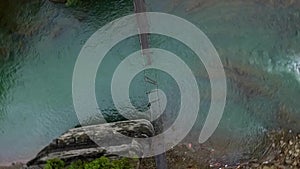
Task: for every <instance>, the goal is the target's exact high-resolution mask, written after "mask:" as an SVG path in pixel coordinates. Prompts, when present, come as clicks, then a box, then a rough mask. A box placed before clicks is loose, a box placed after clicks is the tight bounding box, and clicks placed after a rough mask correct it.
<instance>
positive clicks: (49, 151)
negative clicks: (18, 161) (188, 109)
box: [27, 120, 154, 168]
mask: <svg viewBox="0 0 300 169" xmlns="http://www.w3.org/2000/svg"><path fill="white" fill-rule="evenodd" d="M123 135H126V136H129V137H133V138H146V137H151V136H153V135H154V129H153V126H152V124H151V123H150V122H149V121H147V120H130V121H121V122H115V123H106V124H99V125H92V126H83V127H78V128H73V129H70V130H68V131H67V132H66V133H64V134H63V135H61V136H60V137H58V138H57V139H55V140H53V141H52V142H51V143H50V144H49V145H48V146H46V147H45V148H44V149H43V150H41V151H40V152H39V153H38V154H37V156H36V157H35V158H34V159H32V160H31V161H29V162H28V163H27V166H29V167H30V168H34V167H38V166H40V165H44V164H45V163H46V162H47V160H50V159H56V158H58V159H61V160H63V161H64V162H65V163H66V164H70V163H71V162H73V161H76V160H78V159H80V160H93V159H95V158H99V157H101V156H107V157H110V158H118V157H119V155H127V156H128V155H133V156H134V155H142V153H143V152H142V150H143V147H141V145H140V144H139V143H138V142H136V141H134V139H128V140H124V139H123V137H122V136H123ZM94 141H95V142H96V143H98V144H96V143H95V142H94Z"/></svg>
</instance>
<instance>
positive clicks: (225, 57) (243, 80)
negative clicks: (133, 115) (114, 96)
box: [0, 0, 300, 163]
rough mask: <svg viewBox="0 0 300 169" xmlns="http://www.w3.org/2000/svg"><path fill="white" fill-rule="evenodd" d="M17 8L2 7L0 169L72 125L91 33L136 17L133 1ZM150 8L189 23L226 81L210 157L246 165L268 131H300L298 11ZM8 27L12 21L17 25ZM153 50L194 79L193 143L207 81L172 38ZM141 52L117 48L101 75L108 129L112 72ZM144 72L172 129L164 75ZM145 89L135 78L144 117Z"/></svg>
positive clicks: (112, 115) (157, 40)
mask: <svg viewBox="0 0 300 169" xmlns="http://www.w3.org/2000/svg"><path fill="white" fill-rule="evenodd" d="M15 3H16V4H18V5H15V7H11V6H14V5H11V4H9V3H8V4H5V5H9V6H10V7H11V8H12V9H11V10H17V11H18V12H16V13H13V12H11V13H12V14H11V15H12V16H11V15H8V16H4V17H1V18H2V20H1V29H0V36H1V43H0V65H1V66H0V72H1V74H0V78H1V79H0V163H7V162H11V161H17V160H26V159H28V158H31V157H32V156H34V155H35V153H37V152H38V151H39V150H40V149H41V148H43V146H45V145H47V144H48V143H49V142H50V141H51V140H52V139H53V138H55V137H57V136H59V135H60V134H61V133H63V132H64V131H66V130H67V129H69V128H71V127H74V126H75V125H77V124H78V120H77V118H76V114H75V111H74V108H73V103H72V93H71V91H72V88H71V87H72V73H73V68H74V64H75V62H76V58H77V56H78V53H79V51H80V49H81V47H82V46H83V44H84V43H85V41H86V40H87V39H88V38H89V37H90V36H91V35H92V34H93V33H94V32H95V31H96V30H97V29H99V28H100V27H101V26H103V25H105V24H106V23H108V22H109V21H112V20H114V19H116V18H118V17H120V16H124V15H126V14H131V13H132V11H133V6H132V3H131V2H130V1H108V0H105V1H101V2H97V3H96V2H93V3H91V4H90V5H87V4H85V5H82V6H80V7H78V8H76V7H75V8H68V7H66V6H65V5H62V4H53V3H50V2H48V1H33V2H31V3H27V4H25V5H24V4H22V3H21V2H18V3H17V2H15ZM147 5H148V9H149V11H160V12H167V13H171V14H175V15H177V16H180V17H183V18H185V19H187V20H189V21H190V22H192V23H194V24H195V25H197V26H198V27H199V28H201V30H202V31H203V32H205V33H206V34H207V36H208V37H209V38H210V40H211V41H212V43H213V44H214V46H215V47H216V49H217V51H218V52H219V55H220V57H221V60H222V62H223V64H224V68H225V72H226V76H227V83H228V96H227V104H226V107H225V112H224V116H223V119H222V121H221V123H220V125H219V127H218V129H217V130H216V132H215V134H214V135H213V137H212V138H211V139H210V140H209V141H208V142H206V143H205V144H204V145H203V146H205V147H207V148H210V149H215V151H216V154H215V156H214V158H217V159H222V160H225V161H230V162H235V161H236V160H239V159H245V158H248V156H249V155H251V154H252V153H253V151H254V149H255V147H256V145H257V144H258V143H260V142H262V141H263V140H264V135H265V132H266V131H268V130H271V129H278V128H286V129H292V130H296V131H300V122H299V119H300V112H299V110H300V104H299V100H300V73H299V72H300V70H299V69H300V45H299V44H300V43H299V42H300V34H299V33H300V10H299V9H300V8H299V7H300V6H299V5H298V4H293V5H289V4H271V3H267V2H266V3H261V2H260V3H259V2H256V1H238V0H236V1H230V2H225V1H204V0H203V1H196V0H195V1H194V0H188V1H184V0H177V1H173V0H165V1H163V2H162V1H159V0H151V1H147ZM20 6H22V10H21V11H20V10H19V8H20ZM0 7H2V6H0ZM33 9H35V10H33ZM1 15H3V14H2V13H1ZM1 18H0V19H1ZM3 18H4V19H3ZM8 18H9V19H10V18H14V19H12V21H13V22H12V21H10V22H8V21H7V20H9V19H8ZM11 23H12V24H11ZM16 25H17V26H16ZM151 47H158V48H163V49H167V50H170V51H172V52H174V53H176V54H177V55H178V56H180V57H181V58H182V59H183V60H184V61H185V62H186V63H188V64H189V66H190V67H191V69H192V70H193V71H194V73H195V75H196V77H197V81H198V83H199V86H200V93H201V110H200V112H199V117H198V119H197V124H195V126H194V128H193V130H192V132H191V133H190V135H189V136H188V137H187V139H186V141H192V142H196V141H197V138H198V136H199V131H200V129H201V127H202V125H203V121H204V119H205V117H206V113H207V110H208V108H209V104H210V87H209V86H210V83H209V79H208V76H207V73H206V71H205V69H204V67H203V65H202V63H201V62H199V61H198V60H197V59H196V56H194V54H193V53H192V52H191V51H190V50H189V49H188V48H187V47H186V46H184V45H183V44H181V43H179V42H177V41H175V40H174V39H170V38H167V37H161V36H158V35H153V36H151ZM138 49H139V43H138V39H137V37H132V38H130V39H127V40H126V41H124V42H121V43H120V44H118V45H117V46H116V47H115V48H114V49H112V51H111V52H110V53H108V55H107V59H106V60H105V64H103V66H102V67H101V68H100V69H99V71H98V76H97V80H96V81H97V83H96V86H97V88H96V93H97V99H98V104H99V106H100V107H101V109H102V110H103V111H104V112H105V114H106V117H107V118H108V119H110V120H120V119H121V118H120V117H119V116H117V115H116V114H117V112H116V110H115V108H114V105H113V103H112V100H111V96H110V80H111V75H112V73H113V72H112V71H113V70H114V69H115V67H116V66H117V65H118V63H120V62H121V60H122V59H123V58H125V57H126V56H127V55H128V54H130V53H132V52H133V51H136V50H138ZM147 72H148V74H149V76H150V77H153V78H155V79H157V81H158V83H159V86H160V87H161V88H162V89H163V90H164V91H165V92H166V93H168V95H167V97H168V98H172V99H168V101H169V102H168V105H167V109H166V112H165V114H166V116H167V117H168V118H167V119H169V120H168V121H167V122H166V123H167V125H170V124H171V123H172V121H173V120H174V118H175V117H176V110H178V109H179V107H178V106H177V105H179V102H180V100H178V99H176V98H178V87H177V86H176V84H175V82H174V81H173V80H172V78H171V77H169V76H168V75H167V74H164V73H162V72H159V71H155V70H149V71H147ZM149 89H150V86H145V85H144V82H143V74H142V73H140V74H139V75H138V76H137V77H136V78H135V79H134V81H133V82H132V86H131V89H130V93H131V96H132V98H131V99H132V102H133V104H134V105H135V106H136V107H138V108H140V109H144V108H145V105H147V98H146V95H145V91H147V90H149ZM262 151H263V150H262Z"/></svg>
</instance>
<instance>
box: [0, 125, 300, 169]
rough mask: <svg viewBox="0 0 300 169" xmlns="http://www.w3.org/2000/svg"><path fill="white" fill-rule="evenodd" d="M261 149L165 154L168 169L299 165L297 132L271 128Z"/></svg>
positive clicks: (150, 163) (184, 149) (147, 163)
mask: <svg viewBox="0 0 300 169" xmlns="http://www.w3.org/2000/svg"><path fill="white" fill-rule="evenodd" d="M267 137H268V141H267V142H266V143H265V145H266V146H265V147H264V148H263V149H264V150H265V151H264V153H263V154H253V156H252V157H251V158H250V159H248V160H243V161H240V163H237V164H228V163H226V162H224V161H216V160H215V159H213V153H214V151H215V150H212V149H211V150H209V149H206V148H204V147H202V146H201V145H192V144H189V143H188V144H179V145H177V146H176V147H174V148H173V149H172V150H170V151H168V152H167V153H166V155H167V163H168V168H172V169H185V168H187V169H188V168H190V169H206V168H213V169H214V168H228V169H241V168H245V169H247V168H251V169H252V168H253V169H287V168H289V169H298V168H300V133H298V134H296V133H293V132H292V131H272V132H270V133H269V134H268V136H267ZM23 166H24V164H22V163H15V164H13V165H11V166H6V167H4V166H3V167H0V169H19V168H22V167H23ZM155 168H156V167H155V160H154V158H145V159H141V160H140V167H139V169H155Z"/></svg>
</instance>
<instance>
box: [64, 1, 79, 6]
mask: <svg viewBox="0 0 300 169" xmlns="http://www.w3.org/2000/svg"><path fill="white" fill-rule="evenodd" d="M79 3H80V0H67V2H66V5H67V6H77V5H79Z"/></svg>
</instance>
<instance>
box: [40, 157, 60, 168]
mask: <svg viewBox="0 0 300 169" xmlns="http://www.w3.org/2000/svg"><path fill="white" fill-rule="evenodd" d="M64 167H65V162H64V161H62V160H60V159H57V158H55V159H51V160H48V161H47V163H46V165H45V167H44V169H61V168H64Z"/></svg>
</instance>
